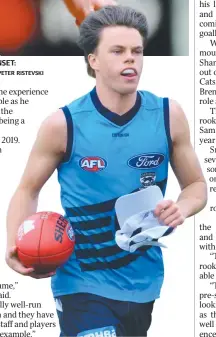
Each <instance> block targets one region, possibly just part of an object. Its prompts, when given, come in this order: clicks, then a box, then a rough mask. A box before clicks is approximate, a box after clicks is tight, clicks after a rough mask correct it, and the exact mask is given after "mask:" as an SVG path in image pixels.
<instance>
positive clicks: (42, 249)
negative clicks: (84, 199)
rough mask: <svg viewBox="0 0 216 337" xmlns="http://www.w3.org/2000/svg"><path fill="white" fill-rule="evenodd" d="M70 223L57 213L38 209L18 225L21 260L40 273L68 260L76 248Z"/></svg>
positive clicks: (53, 268) (18, 250)
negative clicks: (38, 210) (37, 211)
mask: <svg viewBox="0 0 216 337" xmlns="http://www.w3.org/2000/svg"><path fill="white" fill-rule="evenodd" d="M74 245H75V237H74V232H73V229H72V227H71V225H70V223H69V222H68V221H67V220H66V219H65V218H64V217H63V216H62V215H61V214H58V213H54V212H39V213H35V214H33V215H31V216H30V217H29V218H27V219H26V220H25V221H24V222H23V223H22V224H21V225H20V227H19V229H18V233H17V238H16V246H17V253H18V257H19V259H20V261H21V262H22V264H23V265H24V266H25V267H33V268H34V269H35V271H37V272H40V273H42V272H49V271H53V270H55V269H56V268H57V267H59V266H60V265H62V264H63V263H65V262H66V261H67V260H68V258H69V257H70V255H71V254H72V253H73V251H74Z"/></svg>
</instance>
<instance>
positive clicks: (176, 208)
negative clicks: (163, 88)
mask: <svg viewBox="0 0 216 337" xmlns="http://www.w3.org/2000/svg"><path fill="white" fill-rule="evenodd" d="M170 134H171V139H172V144H173V150H172V155H171V159H170V163H171V166H172V169H173V171H174V173H175V175H176V177H177V179H178V182H179V185H180V187H181V193H180V195H179V197H178V200H177V201H176V202H173V201H171V200H163V201H162V202H160V203H159V204H158V205H157V207H156V208H155V215H156V216H157V217H158V218H159V220H160V221H162V222H163V223H164V224H166V225H169V226H172V227H176V226H178V225H181V224H182V223H183V222H184V220H185V219H186V218H187V217H190V216H192V215H194V214H196V213H198V212H200V211H201V210H202V209H203V208H204V207H205V205H206V202H207V186H206V181H205V178H204V176H203V173H202V170H201V167H200V164H199V161H198V158H197V155H196V153H195V151H194V149H193V147H192V144H191V141H190V130H189V126H188V122H187V119H186V116H185V114H184V111H183V110H182V108H181V107H180V105H179V104H178V103H177V102H175V101H172V100H171V101H170Z"/></svg>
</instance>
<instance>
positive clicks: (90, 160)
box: [79, 157, 107, 172]
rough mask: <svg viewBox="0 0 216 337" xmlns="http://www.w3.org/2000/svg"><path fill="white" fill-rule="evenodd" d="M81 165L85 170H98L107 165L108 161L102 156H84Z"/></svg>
mask: <svg viewBox="0 0 216 337" xmlns="http://www.w3.org/2000/svg"><path fill="white" fill-rule="evenodd" d="M79 165H80V167H81V168H82V169H83V170H85V171H89V172H98V171H102V170H104V169H105V168H106V167H107V162H106V160H105V159H103V158H100V157H84V158H81V159H80V161H79Z"/></svg>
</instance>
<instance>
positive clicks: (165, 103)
mask: <svg viewBox="0 0 216 337" xmlns="http://www.w3.org/2000/svg"><path fill="white" fill-rule="evenodd" d="M163 112H164V125H165V130H166V136H167V141H168V146H169V153H170V156H171V154H172V150H173V145H172V138H171V134H170V109H169V99H168V98H167V97H165V98H163Z"/></svg>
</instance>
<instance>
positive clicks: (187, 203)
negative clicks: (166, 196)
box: [177, 181, 207, 218]
mask: <svg viewBox="0 0 216 337" xmlns="http://www.w3.org/2000/svg"><path fill="white" fill-rule="evenodd" d="M206 203H207V186H206V182H205V181H197V182H194V183H193V184H191V185H189V186H187V187H185V188H184V189H183V190H182V192H181V193H180V195H179V197H178V200H177V205H178V206H179V208H180V210H181V213H182V214H183V216H184V217H185V218H188V217H190V216H192V215H194V214H196V213H198V212H200V211H201V210H202V209H203V208H204V207H205V205H206Z"/></svg>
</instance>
